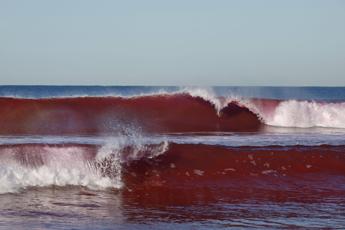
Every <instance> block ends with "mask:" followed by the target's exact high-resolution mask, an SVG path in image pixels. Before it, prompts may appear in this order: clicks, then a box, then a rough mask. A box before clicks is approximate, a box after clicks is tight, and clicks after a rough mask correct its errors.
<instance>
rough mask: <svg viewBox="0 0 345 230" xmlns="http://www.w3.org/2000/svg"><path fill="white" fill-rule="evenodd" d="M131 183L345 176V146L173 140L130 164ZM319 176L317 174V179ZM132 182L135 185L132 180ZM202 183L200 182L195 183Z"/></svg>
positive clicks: (160, 183)
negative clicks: (151, 156)
mask: <svg viewBox="0 0 345 230" xmlns="http://www.w3.org/2000/svg"><path fill="white" fill-rule="evenodd" d="M125 172H126V176H125V178H126V180H127V184H132V183H134V184H139V185H140V186H139V187H141V186H144V185H149V186H152V185H155V186H165V185H168V186H178V185H179V184H191V185H193V186H196V185H197V184H198V183H200V182H205V183H211V184H212V183H217V181H218V182H220V183H219V185H218V186H228V185H229V184H231V183H232V182H233V180H234V179H235V180H236V179H239V178H248V177H253V178H263V177H264V178H265V177H266V178H267V177H276V178H284V177H289V176H301V175H308V174H309V175H310V174H331V175H345V147H344V146H328V145H324V146H313V147H310V146H309V147H308V146H290V147H283V146H265V147H233V148H228V147H222V146H211V145H202V144H199V145H190V144H171V145H170V146H169V150H168V151H167V152H166V153H165V154H162V155H160V156H158V157H157V158H156V159H154V160H152V159H145V158H143V159H140V160H137V161H133V162H129V164H128V165H127V166H126V170H125ZM315 179H317V178H315ZM129 182H130V183H129ZM195 183H196V184H195Z"/></svg>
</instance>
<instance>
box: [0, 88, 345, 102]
mask: <svg viewBox="0 0 345 230" xmlns="http://www.w3.org/2000/svg"><path fill="white" fill-rule="evenodd" d="M193 89H202V90H205V91H208V92H213V93H214V94H215V95H217V96H242V97H254V98H269V99H281V100H286V99H298V100H327V101H339V100H345V87H236V86H224V87H223V86H215V87H204V88H203V87H180V86H15V85H14V86H0V96H2V97H4V96H7V97H8V96H14V97H24V98H25V97H28V98H41V97H66V96H104V95H114V96H117V95H120V96H133V95H142V94H152V93H157V92H167V93H172V92H178V91H188V90H193Z"/></svg>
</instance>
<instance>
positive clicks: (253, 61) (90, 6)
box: [0, 0, 345, 86]
mask: <svg viewBox="0 0 345 230" xmlns="http://www.w3.org/2000/svg"><path fill="white" fill-rule="evenodd" d="M0 84H59V85H65V84H73V85H76V84H77V85H83V84H89V85H292V86H294V85H319V86H345V1H342V0H289V1H276V0H262V1H256V0H238V1H231V0H208V1H206V0H174V1H162V0H155V1H153V0H145V1H141V0H137V1H134V0H126V1H116V0H99V1H96V0H94V1H89V0H59V1H50V0H30V1H27V0H0Z"/></svg>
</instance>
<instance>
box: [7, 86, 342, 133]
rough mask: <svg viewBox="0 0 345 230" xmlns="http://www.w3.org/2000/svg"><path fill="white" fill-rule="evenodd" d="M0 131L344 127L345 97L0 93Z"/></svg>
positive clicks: (200, 92)
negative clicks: (24, 95)
mask: <svg viewBox="0 0 345 230" xmlns="http://www.w3.org/2000/svg"><path fill="white" fill-rule="evenodd" d="M0 114H1V116H0V135H22V134H23V135H24V134H25V135H36V134H43V135H47V134H53V135H55V134H58V135H61V134H77V135H83V134H100V133H114V132H119V130H120V131H121V130H122V129H123V127H128V126H131V127H136V128H138V129H141V130H142V131H143V132H149V133H172V132H182V133H183V132H232V131H238V132H241V131H245V132H248V131H250V132H258V131H260V130H262V129H263V128H264V127H265V125H269V126H278V127H299V128H310V127H328V128H345V117H344V114H345V102H336V103H330V102H328V103H326V102H315V101H296V100H286V101H281V100H271V99H244V98H238V97H236V96H232V97H218V96H216V95H214V94H212V93H210V92H209V91H205V90H199V89H188V90H183V91H181V92H175V93H155V94H149V95H137V96H130V97H120V96H104V97H88V96H85V97H62V98H40V99H34V98H10V97H3V98H0Z"/></svg>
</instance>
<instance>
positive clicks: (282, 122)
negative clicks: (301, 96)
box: [261, 100, 345, 128]
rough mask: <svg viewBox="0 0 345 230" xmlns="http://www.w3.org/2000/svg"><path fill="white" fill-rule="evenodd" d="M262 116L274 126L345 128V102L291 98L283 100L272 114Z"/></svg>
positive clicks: (267, 122)
mask: <svg viewBox="0 0 345 230" xmlns="http://www.w3.org/2000/svg"><path fill="white" fill-rule="evenodd" d="M261 116H262V117H263V119H264V121H265V123H266V124H268V125H272V126H281V127H299V128H310V127H328V128H345V103H320V102H310V101H296V100H289V101H283V102H281V103H280V104H279V105H278V106H277V107H276V108H275V110H274V112H273V113H272V114H271V115H267V114H265V113H261Z"/></svg>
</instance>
